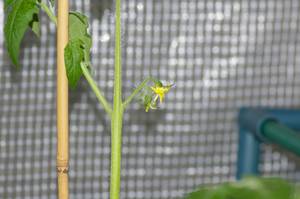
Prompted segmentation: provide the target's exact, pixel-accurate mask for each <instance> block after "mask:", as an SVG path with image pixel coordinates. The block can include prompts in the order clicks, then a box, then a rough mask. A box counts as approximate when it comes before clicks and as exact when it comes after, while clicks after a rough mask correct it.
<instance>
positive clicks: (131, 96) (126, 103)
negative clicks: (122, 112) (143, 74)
mask: <svg viewBox="0 0 300 199" xmlns="http://www.w3.org/2000/svg"><path fill="white" fill-rule="evenodd" d="M151 79H152V78H151V77H148V78H146V79H145V80H144V81H143V82H142V83H140V85H139V86H138V87H136V89H134V91H133V92H132V94H131V95H130V96H129V97H128V98H127V99H126V100H125V102H124V103H123V108H124V109H125V108H126V107H127V106H128V104H130V102H131V101H132V100H133V98H134V97H135V96H136V95H137V94H138V93H139V92H140V91H141V90H142V89H143V88H145V86H146V85H147V83H148V82H149V81H150V80H151Z"/></svg>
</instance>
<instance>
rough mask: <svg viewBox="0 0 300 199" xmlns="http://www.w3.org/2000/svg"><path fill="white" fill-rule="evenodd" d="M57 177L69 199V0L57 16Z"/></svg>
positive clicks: (61, 193) (60, 6) (60, 189)
mask: <svg viewBox="0 0 300 199" xmlns="http://www.w3.org/2000/svg"><path fill="white" fill-rule="evenodd" d="M57 19H58V20H57V21H58V24H57V99H56V100H57V157H56V158H57V159H56V166H57V177H58V198H59V199H68V197H69V196H68V195H69V191H68V164H69V135H68V132H69V129H68V128H69V127H68V125H69V124H68V123H69V118H68V80H67V76H66V70H65V62H64V48H65V46H66V45H67V43H68V20H69V3H68V0H58V17H57Z"/></svg>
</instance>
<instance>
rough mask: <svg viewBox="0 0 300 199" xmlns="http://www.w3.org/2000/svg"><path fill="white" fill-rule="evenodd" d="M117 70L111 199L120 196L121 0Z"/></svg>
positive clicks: (117, 15)
mask: <svg viewBox="0 0 300 199" xmlns="http://www.w3.org/2000/svg"><path fill="white" fill-rule="evenodd" d="M115 25H116V26H115V40H116V41H115V71H114V104H113V113H112V121H111V175H110V199H119V197H120V180H121V179H120V178H121V177H120V170H121V147H122V120H123V106H122V66H121V64H122V61H121V57H122V51H121V0H116V24H115Z"/></svg>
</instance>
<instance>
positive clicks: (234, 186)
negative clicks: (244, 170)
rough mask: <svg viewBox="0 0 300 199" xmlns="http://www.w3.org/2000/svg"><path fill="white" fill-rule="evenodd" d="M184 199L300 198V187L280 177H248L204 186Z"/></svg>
mask: <svg viewBox="0 0 300 199" xmlns="http://www.w3.org/2000/svg"><path fill="white" fill-rule="evenodd" d="M184 199H300V187H299V186H296V185H292V184H291V183H289V182H287V181H285V180H283V179H279V178H257V177H246V178H244V179H243V180H241V181H238V182H232V183H225V184H222V185H219V186H217V187H203V188H200V189H199V190H197V191H195V192H192V193H190V194H188V195H186V196H185V198H184Z"/></svg>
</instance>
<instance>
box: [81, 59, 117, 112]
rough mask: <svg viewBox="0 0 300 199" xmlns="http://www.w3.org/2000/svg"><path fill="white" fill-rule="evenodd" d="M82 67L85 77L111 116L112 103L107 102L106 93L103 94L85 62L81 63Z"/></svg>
mask: <svg viewBox="0 0 300 199" xmlns="http://www.w3.org/2000/svg"><path fill="white" fill-rule="evenodd" d="M81 69H82V72H83V75H84V77H85V78H86V80H87V81H88V83H89V85H90V87H91V88H92V90H93V91H94V93H95V95H96V97H97V99H98V101H99V102H100V103H101V104H102V105H103V108H104V110H105V111H106V112H107V114H108V115H109V116H110V117H111V116H112V108H111V105H110V104H109V103H108V102H107V100H106V99H105V97H104V95H103V94H102V92H101V90H100V88H99V87H98V86H97V84H96V82H95V81H94V79H93V78H92V76H91V74H90V72H89V70H88V68H87V66H86V64H85V63H81Z"/></svg>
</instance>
